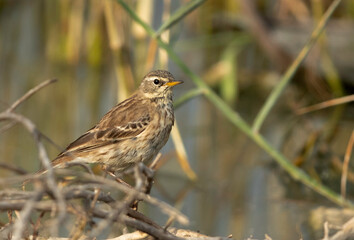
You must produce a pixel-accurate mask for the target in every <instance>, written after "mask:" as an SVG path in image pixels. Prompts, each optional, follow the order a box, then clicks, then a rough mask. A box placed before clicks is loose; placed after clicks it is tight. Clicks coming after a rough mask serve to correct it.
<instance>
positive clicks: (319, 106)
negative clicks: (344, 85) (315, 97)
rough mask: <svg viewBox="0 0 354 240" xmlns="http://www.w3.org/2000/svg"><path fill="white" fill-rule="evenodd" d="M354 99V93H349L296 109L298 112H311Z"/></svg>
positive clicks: (300, 113) (299, 113)
mask: <svg viewBox="0 0 354 240" xmlns="http://www.w3.org/2000/svg"><path fill="white" fill-rule="evenodd" d="M353 101H354V94H352V95H349V96H345V97H340V98H335V99H331V100H328V101H324V102H321V103H318V104H315V105H312V106H308V107H304V108H300V109H298V110H296V114H298V115H302V114H305V113H309V112H313V111H317V110H320V109H324V108H328V107H333V106H337V105H340V104H344V103H349V102H353Z"/></svg>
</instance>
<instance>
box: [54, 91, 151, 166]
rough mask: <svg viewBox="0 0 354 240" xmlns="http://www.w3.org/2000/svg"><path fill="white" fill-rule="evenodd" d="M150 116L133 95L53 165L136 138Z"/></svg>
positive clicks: (65, 151) (147, 107)
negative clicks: (66, 157) (65, 159)
mask: <svg viewBox="0 0 354 240" xmlns="http://www.w3.org/2000/svg"><path fill="white" fill-rule="evenodd" d="M134 98H135V100H134ZM150 115H151V114H150V111H149V105H148V104H144V102H142V101H139V98H137V97H136V96H135V95H134V96H133V97H131V98H129V99H127V100H125V101H124V102H122V103H120V104H118V105H117V106H116V107H114V108H113V109H112V110H111V111H109V112H108V113H107V114H106V115H105V116H104V117H103V118H102V119H101V121H100V122H99V123H98V124H97V125H96V126H95V127H93V128H91V129H90V130H89V131H87V132H86V133H85V134H83V135H82V136H81V137H79V138H78V139H76V140H75V141H74V142H72V143H71V144H70V145H69V146H68V147H67V148H66V149H65V150H64V151H63V152H62V153H60V154H59V155H58V157H57V158H56V159H55V160H54V162H53V164H54V165H55V163H56V160H58V161H59V159H60V158H62V157H64V156H70V155H73V156H77V155H78V154H79V153H83V152H88V151H91V150H93V149H97V148H100V147H103V146H106V145H109V144H112V143H117V142H119V141H123V140H125V139H129V138H134V137H136V136H137V135H139V134H140V133H142V132H143V131H144V130H145V129H146V128H147V126H148V125H149V123H150V121H151V116H150Z"/></svg>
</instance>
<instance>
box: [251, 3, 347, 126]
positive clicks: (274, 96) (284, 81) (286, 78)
mask: <svg viewBox="0 0 354 240" xmlns="http://www.w3.org/2000/svg"><path fill="white" fill-rule="evenodd" d="M340 2H341V0H335V1H333V2H332V4H331V6H329V8H328V9H327V11H326V12H325V14H324V15H323V16H322V18H321V20H320V21H319V23H318V25H317V26H316V28H315V29H314V30H313V32H312V34H311V37H310V39H309V40H308V41H307V43H306V44H305V46H304V47H303V48H302V50H301V51H300V53H299V55H298V56H297V57H296V59H295V60H294V61H293V63H292V64H291V65H290V67H289V68H288V70H287V71H286V72H285V74H284V75H283V77H282V78H281V79H280V82H279V84H278V85H277V86H276V87H275V88H274V89H273V91H272V92H271V94H270V95H269V97H268V99H267V101H266V102H265V104H264V105H263V107H262V108H261V110H260V111H259V112H258V114H257V116H256V118H255V120H254V123H253V127H252V130H253V131H254V132H258V131H259V129H260V128H261V126H262V124H263V122H264V120H265V119H266V117H267V116H268V114H269V112H270V111H271V109H272V108H273V106H274V105H275V103H276V101H277V100H278V98H279V97H280V95H281V93H282V92H283V91H284V89H285V87H286V86H287V85H288V83H289V82H290V80H291V79H292V77H293V76H294V74H295V72H296V70H297V69H298V68H299V66H300V64H301V63H302V62H303V61H304V59H305V58H306V56H307V55H308V53H309V52H310V50H311V48H312V47H313V46H314V45H315V43H316V41H317V39H318V37H319V36H320V35H321V33H322V31H323V29H324V27H325V26H326V24H327V22H328V20H329V18H330V16H331V15H332V14H333V12H334V10H335V9H336V8H337V7H338V5H339V4H340Z"/></svg>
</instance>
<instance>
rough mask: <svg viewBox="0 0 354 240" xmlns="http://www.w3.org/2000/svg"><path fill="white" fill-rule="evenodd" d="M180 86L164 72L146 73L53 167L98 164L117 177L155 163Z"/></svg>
mask: <svg viewBox="0 0 354 240" xmlns="http://www.w3.org/2000/svg"><path fill="white" fill-rule="evenodd" d="M181 83H183V81H180V80H175V78H174V76H173V75H172V74H171V73H170V72H168V71H166V70H154V71H151V72H149V73H148V74H146V75H145V76H144V77H143V79H142V82H141V84H140V86H139V87H138V89H137V90H136V91H135V92H134V93H133V94H132V96H131V97H129V98H127V99H126V100H124V101H122V102H120V103H119V104H117V105H116V106H114V107H113V108H112V109H111V110H110V111H108V112H107V113H106V114H105V115H104V116H103V117H102V118H101V120H100V121H99V122H98V123H97V124H96V125H95V126H93V127H92V128H91V129H89V130H88V131H87V132H85V133H84V134H83V135H81V136H80V137H79V138H77V139H76V140H75V141H73V142H72V143H70V144H69V145H68V146H67V147H66V148H65V150H64V151H62V152H61V153H60V154H59V155H58V156H57V157H56V158H55V159H54V160H53V161H52V166H53V167H54V168H64V167H65V165H67V163H76V162H80V163H98V164H100V165H102V166H103V168H104V169H106V170H107V171H110V172H118V173H119V172H123V171H125V170H127V169H129V168H130V167H132V166H134V165H135V164H136V163H139V162H149V161H150V160H152V159H154V158H155V157H156V155H157V154H158V153H159V151H160V150H161V148H162V147H163V146H164V145H165V144H166V142H167V140H168V138H169V135H170V132H171V129H172V126H173V125H174V120H175V117H174V110H173V100H172V88H173V87H174V86H176V85H178V84H181Z"/></svg>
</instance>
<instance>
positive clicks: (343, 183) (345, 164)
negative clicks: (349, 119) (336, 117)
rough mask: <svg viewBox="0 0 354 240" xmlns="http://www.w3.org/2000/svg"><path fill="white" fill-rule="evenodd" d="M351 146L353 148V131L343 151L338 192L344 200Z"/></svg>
mask: <svg viewBox="0 0 354 240" xmlns="http://www.w3.org/2000/svg"><path fill="white" fill-rule="evenodd" d="M353 146H354V131H352V134H351V136H350V139H349V142H348V145H347V149H346V151H345V156H344V162H343V171H342V177H341V184H340V190H341V194H342V197H343V199H345V198H346V189H347V176H348V166H349V160H350V156H351V155H352V150H353Z"/></svg>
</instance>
